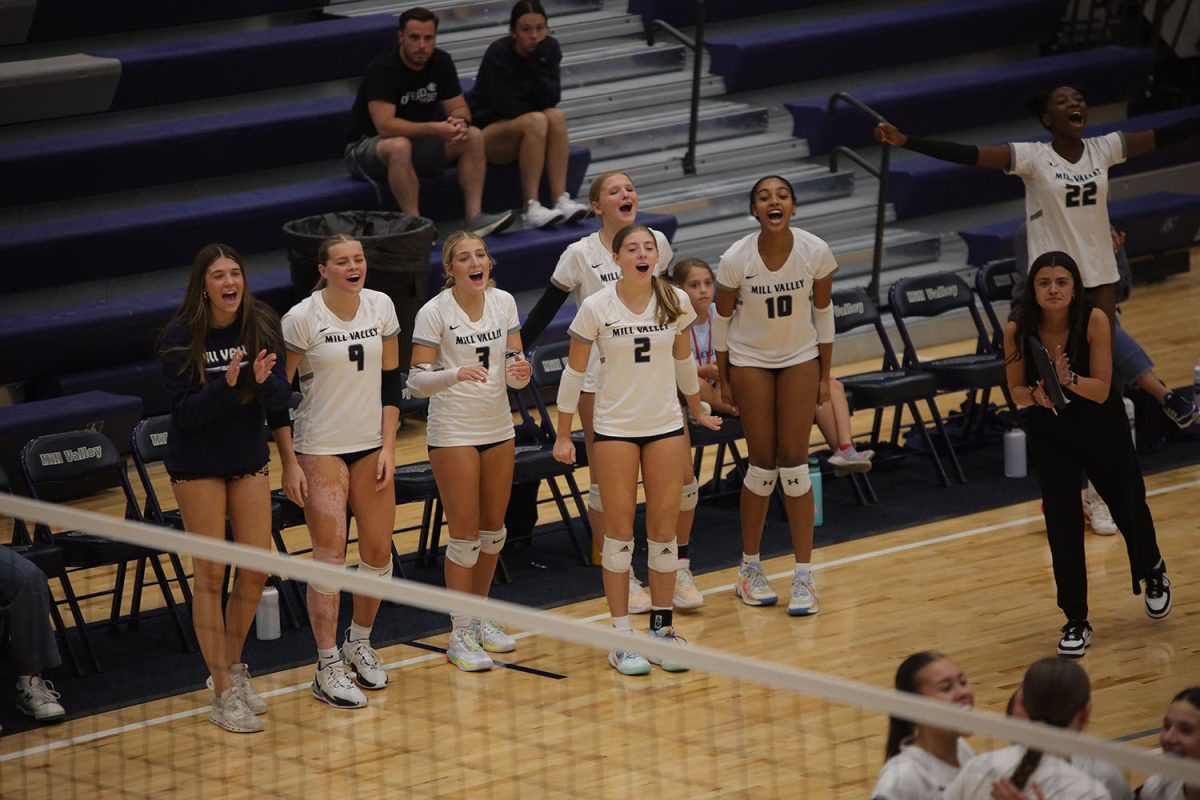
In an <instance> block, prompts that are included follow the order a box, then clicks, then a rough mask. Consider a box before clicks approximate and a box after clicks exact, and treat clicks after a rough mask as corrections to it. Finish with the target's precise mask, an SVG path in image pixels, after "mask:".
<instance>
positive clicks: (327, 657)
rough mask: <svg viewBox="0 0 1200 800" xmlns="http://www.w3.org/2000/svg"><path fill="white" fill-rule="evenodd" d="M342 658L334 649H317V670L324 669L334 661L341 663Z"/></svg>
mask: <svg viewBox="0 0 1200 800" xmlns="http://www.w3.org/2000/svg"><path fill="white" fill-rule="evenodd" d="M341 660H342V656H341V654H340V653H338V649H337V648H336V647H329V648H325V649H322V648H320V647H318V648H317V669H325V667H328V666H329V665H330V664H332V663H333V662H335V661H341Z"/></svg>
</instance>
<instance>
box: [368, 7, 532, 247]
mask: <svg viewBox="0 0 1200 800" xmlns="http://www.w3.org/2000/svg"><path fill="white" fill-rule="evenodd" d="M437 28H438V18H437V17H436V16H435V15H434V13H433V12H432V11H430V10H428V9H425V8H419V7H418V8H410V9H408V10H407V11H405V12H404V13H403V14H401V15H400V26H399V34H398V38H399V40H400V46H399V48H394V49H392V48H389V49H388V50H387V51H385V52H383V53H381V54H380V55H379V56H378V57H377V58H376V59H375V60H374V61H372V62H371V64H370V66H368V67H367V72H366V75H364V76H363V80H362V84H361V85H360V86H359V88H358V95H357V96H356V97H355V98H354V107H353V108H352V109H351V111H350V122H349V125H348V126H347V143H346V150H345V158H346V166H347V168H348V169H349V170H350V173H351V174H352V175H360V176H362V177H364V178H366V179H368V180H370V181H372V182H374V181H383V180H386V181H387V183H388V186H389V187H390V188H391V190H392V195H393V196H394V197H395V198H396V204H397V205H398V206H400V210H401V211H404V212H405V213H407V214H412V215H413V216H418V215H419V214H420V204H419V198H420V185H419V184H418V182H417V175H418V174H420V175H436V174H439V173H440V172H441V171H442V170H443V169H445V168H446V166H447V165H451V164H456V165H457V166H458V183H459V186H461V187H462V191H463V201H464V210H465V219H466V227H467V228H468V229H469V230H471V231H473V232H474V233H476V234H477V235H479V236H485V235H487V234H489V233H499V232H500V231H501V230H503V229H505V228H507V227H508V226H509V225H510V224H511V223H512V212H511V211H503V212H500V213H498V214H488V213H485V212H484V211H483V209H482V205H481V204H482V200H483V181H484V175H485V172H486V170H487V159H486V158H485V156H484V148H483V134H482V132H480V130H479V129H478V128H474V127H472V126H471V111H470V109H469V108H468V107H467V101H466V99H465V98H464V97H463V91H462V86H461V85H460V84H459V82H458V73H457V71H456V70H455V67H454V60H453V59H452V58H451V57H450V54H449V53H447V52H446V51H444V50H439V49H438V48H437ZM439 106H440V107H441V110H442V111H443V112H444V113H445V117H446V118H445V119H444V120H439V119H437V116H438V114H437V111H438V107H439Z"/></svg>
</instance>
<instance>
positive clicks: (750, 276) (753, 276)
mask: <svg viewBox="0 0 1200 800" xmlns="http://www.w3.org/2000/svg"><path fill="white" fill-rule="evenodd" d="M757 277H758V273H757V272H755V273H753V274H750V275H747V276H746V280H748V281H752V280H754V279H755V278H757Z"/></svg>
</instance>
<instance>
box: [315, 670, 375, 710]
mask: <svg viewBox="0 0 1200 800" xmlns="http://www.w3.org/2000/svg"><path fill="white" fill-rule="evenodd" d="M312 693H313V697H315V698H317V699H318V700H324V701H325V702H326V703H329V705H331V706H333V707H334V708H363V707H365V706H366V705H367V696H366V695H365V694H363V693H362V690H361V689H359V688H358V687H357V686H355V685H354V679H353V678H351V677H350V671H349V670H348V669H346V664H345V662H343V661H342V660H341V659H340V658H339V659H338V660H337V661H332V662H330V663H329V664H328V665H326V666H324V667H319V668H318V669H317V674H316V675H315V676H314V677H313V684H312Z"/></svg>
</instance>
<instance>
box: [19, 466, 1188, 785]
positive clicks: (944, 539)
mask: <svg viewBox="0 0 1200 800" xmlns="http://www.w3.org/2000/svg"><path fill="white" fill-rule="evenodd" d="M1197 487H1200V480H1191V481H1184V482H1182V483H1176V484H1170V485H1168V486H1163V487H1159V488H1158V489H1152V490H1149V491H1147V492H1146V496H1147V497H1157V496H1159V495H1164V494H1172V493H1174V492H1179V491H1184V490H1187V489H1194V488H1197ZM5 500H11V501H15V502H16V504H21V505H24V504H28V503H31V501H26V500H25V499H24V498H16V497H13V498H5ZM34 502H36V501H34ZM39 505H43V504H39ZM92 516H96V515H92ZM1041 519H1042V515H1041V514H1037V515H1034V516H1027V517H1021V518H1019V519H1012V520H1008V521H1005V522H998V523H994V524H992V525H984V526H981V527H978V528H971V529H969V530H965V531H958V532H957V533H950V534H945V535H942V536H935V537H932V538H929V539H922V540H920V541H916V542H909V543H907V544H902V545H894V546H892V547H885V548H882V549H880V550H872V551H869V552H866V553H859V554H857V555H853V556H846V557H845V558H839V559H834V560H833V561H828V562H823V563H820V564H814V565H813V570H814V571H817V570H821V569H829V568H832V567H838V566H845V565H847V564H853V563H857V562H860V561H868V560H871V559H875V558H882V557H885V556H889V555H895V554H896V553H903V552H908V551H911V550H919V549H922V548H925V547H932V546H934V545H938V544H945V543H948V542H954V541H958V540H961V539H969V538H973V537H975V536H981V535H983V534H985V533H993V532H995V531H999V530H1005V529H1008V528H1016V527H1020V526H1021V525H1027V524H1029V523H1031V522H1036V521H1038V520H1041ZM112 521H114V522H125V521H124V520H115V519H114V520H112ZM135 527H137V526H135ZM146 527H148V526H146ZM877 535H884V534H877ZM223 544H224V543H223V542H221V543H219V544H215V545H214V549H217V550H219V549H220V547H221V546H222V545H223ZM792 574H793V573H792V572H791V571H787V572H779V573H774V574H772V575H770V576H769V578H770V579H780V578H784V577H787V576H789V575H792ZM379 580H382V579H379ZM733 586H734V584H732V583H730V584H724V585H722V586H715V587H712V588H709V589H706V590H704V591H703V592H702V594H705V595H710V594H716V593H718V592H723V591H730V590H732V589H733ZM608 617H609V614H607V613H602V614H594V615H592V616H590V617H584V618H582V619H580V620H577V621H578V622H597V621H600V620H603V619H606V618H608ZM536 633H537V631H522V632H520V633H517V634H515V635H514V636H513V638H514V639H516V638H525V637H528V636H532V635H535V634H536ZM443 658H444V656H442V655H441V654H440V653H430V654H429V655H424V656H415V657H413V658H408V659H404V660H402V661H397V662H392V663H389V664H386V665H384V667H385V669H396V668H400V667H405V666H411V665H413V664H418V663H423V662H428V661H433V660H440V659H443ZM310 687H311V684H310V683H307V682H306V683H299V684H293V685H291V686H284V687H280V688H278V689H272V690H270V691H267V692H263V693H262V696H263V697H264V698H266V697H279V696H282V695H287V694H292V693H294V692H298V691H302V690H304V689H308V688H310ZM208 711H209V706H207V705H202V706H198V707H196V708H193V709H189V710H187V711H178V712H175V713H172V714H164V715H161V716H158V717H153V718H151V719H147V720H141V721H139V722H132V723H127V724H125V725H118V726H115V727H112V728H107V729H105V730H101V731H93V732H91V733H85V734H80V735H78V736H72V737H70V738H68V739H61V740H59V741H55V742H47V743H44V744H40V745H35V746H33V747H28V748H25V749H23V750H17V751H14V752H12V753H6V754H2V755H0V764H3V763H7V762H9V761H16V760H18V759H22V758H28V757H30V756H36V755H40V754H43V753H49V752H53V751H55V750H62V749H65V748H68V747H74V746H76V745H80V744H87V743H89V742H93V741H97V740H99V739H104V738H108V737H112V736H120V735H123V734H126V733H131V732H133V731H138V730H144V729H147V728H151V727H156V726H158V725H163V724H166V723H168V722H175V721H177V720H181V719H187V718H189V717H195V716H199V715H201V714H205V713H207V712H208ZM1143 735H1144V733H1143ZM1139 738H1140V737H1139ZM1109 741H1111V742H1121V741H1123V739H1122V738H1121V737H1118V738H1116V739H1110V740H1109ZM1147 752H1153V751H1147Z"/></svg>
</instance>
